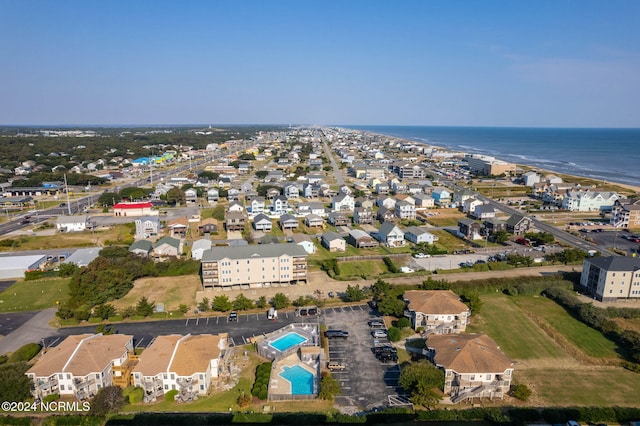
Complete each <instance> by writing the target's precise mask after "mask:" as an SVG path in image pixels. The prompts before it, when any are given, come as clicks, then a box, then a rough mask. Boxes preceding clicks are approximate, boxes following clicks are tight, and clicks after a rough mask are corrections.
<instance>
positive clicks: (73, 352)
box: [25, 334, 134, 401]
mask: <svg viewBox="0 0 640 426" xmlns="http://www.w3.org/2000/svg"><path fill="white" fill-rule="evenodd" d="M133 349H134V348H133V336H129V335H126V334H111V335H107V336H103V335H102V334H80V335H71V336H68V337H66V338H65V339H64V340H63V341H62V342H61V343H60V344H59V345H57V346H53V347H49V348H47V350H46V351H43V353H42V354H41V355H39V356H38V357H37V358H36V359H37V360H36V362H35V364H33V366H32V367H31V368H29V369H28V370H27V372H26V373H25V374H26V375H27V377H28V378H29V379H30V380H31V383H32V385H33V386H32V390H31V393H32V395H33V396H34V398H36V399H39V400H42V399H44V398H45V397H47V396H48V395H53V394H57V395H60V396H62V397H75V398H76V399H78V400H80V401H84V400H86V399H89V398H92V397H94V396H95V395H96V394H97V393H98V391H99V390H100V389H102V388H105V387H107V386H112V385H113V384H114V382H117V381H118V379H123V380H124V381H125V386H126V381H127V379H126V378H125V377H123V376H124V375H126V373H127V371H128V370H127V367H128V365H129V360H130V358H129V354H133Z"/></svg>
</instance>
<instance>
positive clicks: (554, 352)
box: [467, 293, 566, 359]
mask: <svg viewBox="0 0 640 426" xmlns="http://www.w3.org/2000/svg"><path fill="white" fill-rule="evenodd" d="M481 299H482V302H483V306H482V310H481V312H480V315H478V316H477V317H475V316H472V318H471V325H470V326H468V327H467V330H468V331H469V332H474V333H486V334H488V335H489V336H490V337H491V338H492V339H494V340H495V341H496V342H497V343H498V345H499V346H500V348H501V349H502V350H503V351H504V353H505V354H506V355H507V356H509V357H510V358H513V359H536V358H546V359H549V358H550V359H554V358H563V357H565V356H566V354H565V353H564V351H563V350H562V349H561V348H560V347H558V346H557V345H556V344H555V343H554V342H553V341H552V340H551V338H549V337H548V336H547V335H546V334H545V333H544V332H543V331H542V330H540V329H539V328H538V327H536V325H535V324H534V323H533V321H531V320H530V319H529V317H527V316H526V314H525V313H524V312H523V311H522V310H521V309H520V307H519V306H518V305H516V304H515V303H514V301H513V297H511V296H507V295H504V294H501V293H498V294H489V295H482V296H481Z"/></svg>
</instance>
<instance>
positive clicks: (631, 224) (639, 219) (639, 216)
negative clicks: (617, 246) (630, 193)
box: [609, 199, 640, 229]
mask: <svg viewBox="0 0 640 426" xmlns="http://www.w3.org/2000/svg"><path fill="white" fill-rule="evenodd" d="M609 224H610V225H611V226H613V227H615V228H623V229H627V228H640V200H628V199H619V200H616V202H615V203H614V205H613V209H612V210H611V219H610V221H609Z"/></svg>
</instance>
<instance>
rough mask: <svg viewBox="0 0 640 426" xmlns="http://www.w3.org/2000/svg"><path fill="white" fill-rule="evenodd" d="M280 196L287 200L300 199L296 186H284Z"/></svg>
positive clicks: (298, 189)
mask: <svg viewBox="0 0 640 426" xmlns="http://www.w3.org/2000/svg"><path fill="white" fill-rule="evenodd" d="M282 195H284V196H285V197H287V200H297V199H298V198H300V188H298V185H296V184H293V183H292V184H289V185H285V186H284V187H283V188H282Z"/></svg>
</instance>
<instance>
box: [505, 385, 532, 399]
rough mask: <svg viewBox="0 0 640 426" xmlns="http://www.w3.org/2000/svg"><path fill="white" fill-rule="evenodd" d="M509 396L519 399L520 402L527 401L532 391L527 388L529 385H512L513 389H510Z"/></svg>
mask: <svg viewBox="0 0 640 426" xmlns="http://www.w3.org/2000/svg"><path fill="white" fill-rule="evenodd" d="M509 394H510V395H511V396H512V397H514V398H517V399H519V400H520V401H526V400H528V399H529V397H530V396H531V389H529V388H528V387H527V385H524V384H520V385H511V389H509Z"/></svg>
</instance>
